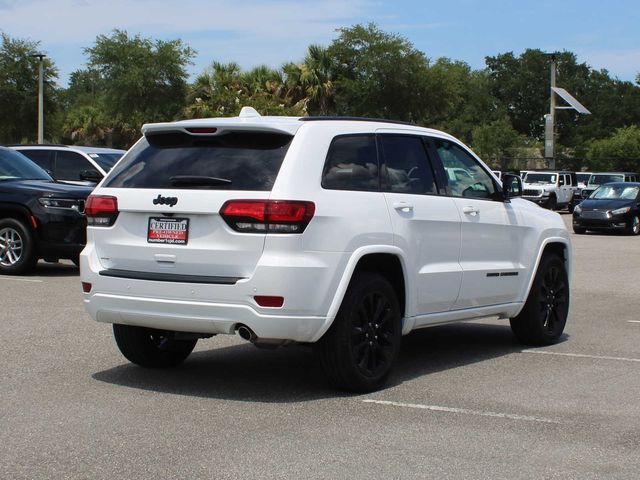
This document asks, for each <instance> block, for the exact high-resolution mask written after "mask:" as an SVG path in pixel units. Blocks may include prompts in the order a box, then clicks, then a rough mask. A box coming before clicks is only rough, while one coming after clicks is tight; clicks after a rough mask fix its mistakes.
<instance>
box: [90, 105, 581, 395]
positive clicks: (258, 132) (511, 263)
mask: <svg viewBox="0 0 640 480" xmlns="http://www.w3.org/2000/svg"><path fill="white" fill-rule="evenodd" d="M143 133H144V136H143V138H141V139H140V141H138V143H137V144H136V145H135V146H134V147H133V148H132V149H131V150H130V151H129V152H127V154H126V155H125V157H124V158H123V159H122V160H121V161H120V162H119V163H118V165H116V167H115V168H114V170H112V171H111V173H110V174H109V175H108V176H107V177H106V178H105V180H104V181H103V182H102V183H101V184H100V185H98V187H97V188H96V189H95V190H94V192H93V194H92V195H91V196H90V197H89V199H88V201H87V204H86V214H87V218H88V224H89V226H88V235H87V236H88V238H87V246H86V248H85V250H84V251H83V252H82V255H81V258H80V263H81V280H82V287H83V291H84V303H85V305H86V308H87V310H88V311H89V313H90V315H91V317H92V318H93V319H95V320H97V321H99V322H107V323H112V324H113V330H114V335H115V339H116V342H117V344H118V347H119V348H120V350H121V352H122V353H123V354H124V356H125V357H126V358H127V359H129V360H130V361H132V362H134V363H136V364H139V365H141V366H144V367H168V366H173V365H177V364H179V363H181V362H182V361H183V360H185V359H186V357H187V356H188V355H189V354H190V353H191V351H192V350H193V348H194V345H195V344H196V341H197V340H198V339H199V338H207V337H211V336H213V335H216V334H234V333H238V334H239V335H240V336H241V337H242V338H244V339H246V340H249V341H251V342H253V343H255V344H256V345H258V346H261V345H279V344H285V343H289V342H302V343H309V344H315V347H316V348H317V350H318V353H319V356H320V359H321V363H322V366H323V369H324V370H325V372H326V374H327V376H328V377H329V379H330V380H331V382H332V383H333V384H334V385H336V386H338V387H340V388H345V389H350V390H354V391H369V390H373V389H376V388H379V387H380V386H382V385H383V383H384V381H385V380H386V378H387V377H388V375H389V372H390V370H391V367H392V365H393V363H394V361H395V359H396V356H397V354H398V349H399V346H400V339H401V336H402V335H404V334H407V333H409V332H411V331H412V330H414V329H417V328H422V327H428V326H431V325H439V324H443V323H447V322H455V321H460V320H469V319H477V318H481V317H488V316H499V317H501V318H508V319H510V321H511V326H512V329H513V331H514V332H515V335H516V336H517V338H518V339H519V340H521V341H522V342H524V343H527V344H549V343H552V342H555V341H556V340H558V338H559V337H560V336H561V334H562V331H563V328H564V326H565V322H566V319H567V313H568V309H569V271H570V263H571V245H570V240H569V235H568V233H567V230H566V227H565V225H564V223H563V221H562V220H561V218H560V216H559V215H558V214H556V213H553V212H550V211H547V210H543V209H541V208H538V207H537V206H536V205H534V204H532V203H530V202H528V201H526V200H523V199H520V198H514V197H515V196H517V194H518V192H517V190H519V189H520V188H521V184H520V180H519V178H516V177H515V176H512V175H505V178H504V182H505V184H506V185H510V186H513V188H511V187H510V188H508V189H507V190H508V191H505V190H503V188H502V186H501V184H500V183H499V181H498V180H497V179H496V178H495V177H494V176H493V175H492V173H491V171H490V170H489V169H488V168H487V166H486V165H485V164H484V163H482V162H481V161H480V160H479V159H478V158H477V157H476V156H475V155H474V154H473V153H472V152H471V151H470V150H468V149H467V148H466V147H465V146H464V145H463V144H461V143H460V142H459V141H457V140H456V139H455V138H453V137H451V136H450V135H447V134H445V133H442V132H439V131H436V130H431V129H426V128H420V127H417V126H413V125H407V124H400V123H394V122H389V121H382V120H368V119H353V118H331V117H324V118H285V117H260V116H259V115H258V114H257V112H255V110H253V109H248V108H245V109H243V112H242V113H241V115H240V117H236V118H214V119H206V120H189V121H180V122H175V123H161V124H151V125H145V126H144V127H143ZM452 171H454V172H456V174H455V175H451V174H450V173H448V172H452Z"/></svg>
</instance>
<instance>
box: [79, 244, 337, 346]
mask: <svg viewBox="0 0 640 480" xmlns="http://www.w3.org/2000/svg"><path fill="white" fill-rule="evenodd" d="M287 258H288V260H287V261H288V262H289V263H287V264H283V259H282V257H276V258H270V257H269V256H268V255H265V254H263V257H262V258H261V260H260V262H259V264H258V266H257V267H256V270H255V272H254V273H253V275H252V276H251V278H244V279H241V280H239V281H237V282H236V283H234V284H222V283H219V284H202V283H186V282H175V281H172V282H167V281H154V280H139V279H132V278H122V277H112V276H105V275H100V271H101V270H102V269H103V267H102V266H101V265H100V262H99V259H98V258H97V255H96V253H95V250H94V249H93V247H92V245H91V244H90V245H88V246H87V248H85V250H84V251H83V252H82V254H81V256H80V277H81V280H82V282H88V283H91V285H92V288H91V291H90V292H89V293H85V294H84V304H85V307H86V309H87V311H88V312H89V315H90V316H91V318H93V319H94V320H96V321H98V322H105V323H120V324H125V325H136V326H143V327H150V328H157V329H164V330H174V331H181V332H193V333H206V334H233V333H234V332H235V331H236V329H237V328H238V327H239V326H240V325H246V326H247V327H249V328H250V329H251V330H253V331H254V332H255V334H256V336H257V337H258V338H261V339H276V340H292V341H296V342H314V341H316V340H318V339H319V337H320V336H321V335H322V333H323V332H324V331H325V330H326V328H327V325H328V324H330V322H331V321H332V318H329V317H328V312H329V307H330V305H331V302H332V301H333V296H334V294H335V292H336V290H337V288H338V283H339V281H340V278H339V277H338V276H337V273H338V272H342V271H343V270H344V265H346V263H347V260H348V255H346V254H343V253H333V252H328V253H324V252H323V253H320V252H312V253H309V254H302V255H301V256H299V257H297V258H296V257H295V256H288V257H287ZM292 264H295V265H292ZM255 295H277V296H283V297H284V299H285V303H284V305H283V306H282V307H281V308H267V307H260V306H259V305H258V304H257V303H256V302H255V300H254V296H255Z"/></svg>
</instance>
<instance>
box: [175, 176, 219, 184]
mask: <svg viewBox="0 0 640 480" xmlns="http://www.w3.org/2000/svg"><path fill="white" fill-rule="evenodd" d="M169 180H170V181H171V185H175V186H180V185H193V186H197V185H231V180H229V179H228V178H218V177H206V176H203V175H174V176H173V177H169Z"/></svg>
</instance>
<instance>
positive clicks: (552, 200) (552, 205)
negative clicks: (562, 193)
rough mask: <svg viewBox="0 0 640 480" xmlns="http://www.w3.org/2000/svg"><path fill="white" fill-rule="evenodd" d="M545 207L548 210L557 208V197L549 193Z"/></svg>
mask: <svg viewBox="0 0 640 480" xmlns="http://www.w3.org/2000/svg"><path fill="white" fill-rule="evenodd" d="M547 208H548V209H549V210H555V209H556V208H558V199H557V198H556V197H555V196H554V195H551V196H550V197H549V200H547Z"/></svg>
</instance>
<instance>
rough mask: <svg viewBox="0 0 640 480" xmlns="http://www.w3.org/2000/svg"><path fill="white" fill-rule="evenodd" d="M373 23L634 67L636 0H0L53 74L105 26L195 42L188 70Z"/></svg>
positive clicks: (473, 54)
mask: <svg viewBox="0 0 640 480" xmlns="http://www.w3.org/2000/svg"><path fill="white" fill-rule="evenodd" d="M369 22H373V23H376V24H377V25H378V26H379V27H380V28H381V29H382V30H384V31H386V32H392V33H397V34H400V35H401V36H403V37H405V38H406V39H407V40H409V41H410V42H411V43H413V45H414V47H416V48H417V49H419V50H421V51H422V52H424V53H425V54H426V55H427V57H428V58H430V59H432V60H435V59H437V58H440V57H448V58H450V59H453V60H462V61H464V62H467V63H468V64H469V65H470V66H471V67H472V68H474V69H480V68H483V67H484V58H485V57H486V56H494V55H496V54H499V53H506V52H514V54H515V55H519V54H520V53H522V52H523V51H524V50H525V49H527V48H538V49H541V50H544V51H549V52H552V51H562V50H567V51H570V52H573V53H575V54H576V55H577V57H578V61H579V62H586V63H587V64H588V65H589V66H591V67H592V68H596V69H606V70H608V71H609V73H610V74H611V75H612V76H613V77H617V78H619V79H620V80H628V81H634V80H635V77H636V75H637V74H638V73H640V1H638V0H609V1H602V0H600V1H594V0H581V1H577V0H555V1H554V0H528V1H522V0H511V1H507V0H478V1H474V0H437V1H433V0H422V1H420V0H396V1H382V0H346V1H338V0H243V1H237V0H0V31H1V32H3V33H5V34H8V35H9V36H10V37H13V38H16V37H17V38H22V39H29V40H34V41H39V42H40V47H41V51H43V52H44V53H46V54H47V55H48V56H49V57H51V59H52V60H53V61H54V62H55V64H56V66H57V67H58V69H59V73H60V75H59V79H58V83H59V84H61V85H66V84H67V82H68V79H69V74H70V73H71V72H73V71H74V70H77V69H81V68H84V67H85V62H86V55H85V54H84V51H83V49H84V48H86V47H90V46H92V45H93V44H94V42H95V39H96V36H97V35H100V34H109V33H110V32H111V31H112V30H113V29H120V30H126V31H127V32H129V33H130V34H132V35H133V34H140V35H142V36H143V37H149V38H154V39H162V40H173V39H182V40H183V41H184V42H185V43H186V44H187V45H189V46H190V47H192V48H193V49H195V50H196V51H197V56H196V58H195V59H194V64H193V65H191V66H190V67H189V71H190V74H191V75H192V77H193V76H195V75H197V74H198V73H200V72H202V71H203V70H204V69H205V68H206V67H207V66H209V65H210V64H211V62H212V61H214V60H215V61H221V62H229V61H235V62H237V63H239V64H240V65H241V66H242V67H243V68H245V69H248V68H251V67H254V66H257V65H261V64H266V65H268V66H270V67H272V68H277V67H280V66H281V65H282V64H283V63H285V62H288V61H300V60H302V59H303V58H304V55H305V52H306V49H307V47H308V45H310V44H312V43H316V44H321V45H325V46H326V45H329V44H330V43H331V41H332V40H333V39H335V38H336V37H337V36H338V35H339V33H338V32H337V31H336V30H337V29H339V28H344V27H349V26H352V25H355V24H358V23H362V24H366V23H369Z"/></svg>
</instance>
